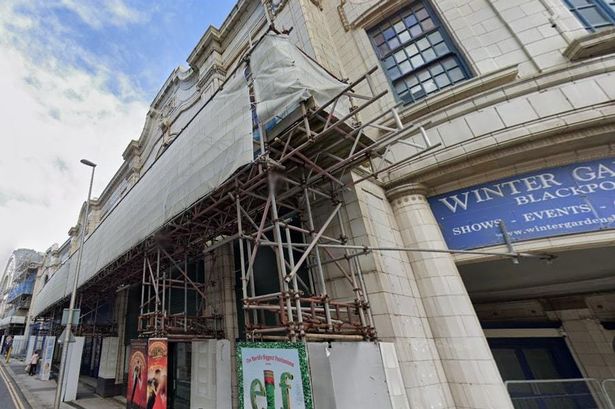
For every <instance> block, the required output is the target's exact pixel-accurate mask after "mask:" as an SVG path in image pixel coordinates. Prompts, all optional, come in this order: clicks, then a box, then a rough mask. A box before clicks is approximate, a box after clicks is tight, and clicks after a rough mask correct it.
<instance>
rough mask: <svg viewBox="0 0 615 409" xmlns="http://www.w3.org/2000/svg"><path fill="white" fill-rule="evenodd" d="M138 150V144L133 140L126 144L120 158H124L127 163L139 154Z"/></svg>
mask: <svg viewBox="0 0 615 409" xmlns="http://www.w3.org/2000/svg"><path fill="white" fill-rule="evenodd" d="M139 149H140V146H139V142H138V141H135V140H134V139H133V140H132V141H130V142H129V143H128V146H127V147H126V149H124V152H123V153H122V158H124V160H125V161H129V160H130V159H132V158H133V157H135V156H136V155H138V154H139Z"/></svg>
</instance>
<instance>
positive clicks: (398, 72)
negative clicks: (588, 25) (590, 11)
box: [368, 0, 615, 103]
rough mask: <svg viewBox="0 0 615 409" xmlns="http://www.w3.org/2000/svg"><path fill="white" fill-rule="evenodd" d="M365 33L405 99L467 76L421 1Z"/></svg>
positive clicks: (402, 98)
mask: <svg viewBox="0 0 615 409" xmlns="http://www.w3.org/2000/svg"><path fill="white" fill-rule="evenodd" d="M614 1H615V0H614ZM368 34H369V36H370V38H371V41H372V44H373V46H374V49H375V50H376V54H378V58H379V59H380V62H381V63H382V66H383V69H384V70H385V72H386V74H387V76H388V78H389V80H390V82H391V84H392V86H393V88H394V90H395V93H396V95H397V96H398V98H399V99H401V100H402V101H404V102H407V103H409V102H414V101H417V100H419V99H421V98H425V97H426V96H427V95H429V94H431V93H434V92H436V91H439V90H441V89H443V88H446V87H448V86H451V85H453V84H455V83H457V82H460V81H463V80H465V79H467V78H469V77H470V72H469V70H468V69H467V66H466V64H465V63H464V61H463V59H462V58H461V56H460V55H459V54H458V52H457V50H456V49H455V47H454V45H453V44H452V41H451V40H450V38H449V36H448V34H447V33H446V30H445V28H444V27H443V26H442V24H441V23H440V21H439V20H438V18H437V16H436V15H435V13H434V12H433V10H431V8H430V7H429V6H428V5H427V4H426V3H425V2H423V1H417V2H413V3H412V5H411V6H410V7H408V8H406V9H403V10H402V11H400V12H399V13H397V14H395V15H394V16H391V17H389V18H387V19H385V20H384V21H382V22H380V23H379V24H378V25H377V26H376V27H374V28H372V29H371V30H369V31H368Z"/></svg>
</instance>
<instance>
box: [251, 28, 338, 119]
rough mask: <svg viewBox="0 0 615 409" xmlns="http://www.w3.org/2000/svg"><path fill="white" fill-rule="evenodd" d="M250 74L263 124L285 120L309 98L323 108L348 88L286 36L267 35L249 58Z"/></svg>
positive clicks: (259, 115) (257, 110)
mask: <svg viewBox="0 0 615 409" xmlns="http://www.w3.org/2000/svg"><path fill="white" fill-rule="evenodd" d="M250 70H251V72H252V76H253V78H254V93H255V95H256V100H257V101H258V102H257V106H256V113H257V115H258V119H259V121H260V122H261V123H263V124H269V123H270V121H271V120H272V119H273V120H274V123H276V122H277V121H276V118H277V119H282V118H283V117H285V116H286V115H287V114H288V113H290V112H292V111H293V110H295V109H296V108H297V107H298V104H299V102H301V101H304V100H307V99H309V98H310V97H313V98H314V102H315V103H316V105H317V106H322V105H324V104H325V103H327V102H328V101H329V100H331V99H332V98H333V97H335V96H336V95H338V94H339V93H340V92H341V91H343V90H344V88H345V87H346V84H344V83H343V82H341V81H339V80H338V79H336V78H335V77H333V76H332V75H331V74H329V73H328V72H327V71H326V70H324V69H323V68H322V67H321V66H320V65H318V64H317V63H316V62H314V61H313V60H312V59H310V58H309V57H308V56H306V55H305V54H304V53H303V52H301V50H299V49H298V48H297V47H295V46H294V45H293V44H292V43H291V42H290V41H289V40H288V37H287V36H286V35H277V34H268V35H266V36H265V38H263V40H262V41H261V43H260V44H259V45H258V47H256V49H255V50H254V51H253V52H252V55H251V56H250ZM344 100H345V99H344ZM346 102H347V101H346ZM344 109H345V112H344ZM336 111H337V112H342V113H344V114H345V113H348V108H347V107H342V106H338V107H337V109H336Z"/></svg>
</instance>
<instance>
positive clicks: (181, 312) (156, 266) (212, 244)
mask: <svg viewBox="0 0 615 409" xmlns="http://www.w3.org/2000/svg"><path fill="white" fill-rule="evenodd" d="M257 45H258V42H257V43H256V44H254V45H253V46H252V49H254V47H256V46H257ZM249 58H250V53H248V54H247V56H246V57H245V59H246V60H249ZM376 70H377V68H376V67H374V68H372V69H371V70H369V71H368V72H366V73H365V74H363V75H361V76H360V77H359V78H358V79H356V80H355V81H353V82H351V83H349V84H347V85H345V86H343V87H341V89H340V91H339V92H338V93H337V94H336V95H335V96H333V97H332V98H330V99H329V100H327V101H326V102H324V103H322V102H321V103H320V104H318V102H317V101H316V99H315V98H313V97H310V98H305V99H301V100H300V101H299V103H298V104H297V105H296V106H295V108H294V109H293V110H291V111H287V112H285V113H284V115H283V116H281V117H276V119H275V121H273V122H271V121H269V122H265V123H263V122H259V121H258V115H253V117H254V118H256V121H255V123H254V126H255V131H256V132H255V135H256V137H255V138H254V160H253V161H252V162H251V163H249V164H247V165H244V166H242V167H240V168H239V169H237V170H236V171H235V173H234V174H233V175H232V176H231V177H230V178H228V179H226V180H225V181H224V182H222V183H221V184H220V185H219V186H218V187H217V188H215V189H214V190H213V191H211V192H210V193H208V194H207V195H205V196H204V197H202V198H201V199H199V200H197V201H196V202H195V203H194V204H193V205H192V206H190V207H189V208H188V209H187V210H186V211H184V212H181V213H180V214H179V215H177V216H175V217H173V218H172V219H171V220H170V221H169V222H167V223H166V224H165V225H164V226H163V227H162V228H160V229H159V230H158V231H157V232H156V233H155V234H153V235H152V236H150V237H148V238H147V239H145V240H144V241H143V242H142V243H140V244H139V245H137V246H135V247H133V248H131V249H130V250H129V251H127V252H126V253H125V254H123V255H122V256H121V257H119V258H118V259H116V260H115V261H113V262H112V263H110V264H109V265H107V266H106V267H105V268H104V269H103V270H102V271H100V272H99V273H98V274H96V276H95V277H94V278H92V279H91V280H89V281H88V282H87V283H86V284H85V285H84V286H83V287H82V289H81V291H82V293H85V292H86V291H87V293H88V294H90V295H91V296H92V298H96V297H98V298H100V297H104V296H106V295H108V294H110V293H112V292H115V291H116V290H117V288H122V287H125V286H127V285H134V284H136V283H140V289H141V293H140V296H141V301H140V305H139V317H138V330H139V333H140V334H141V335H142V336H147V337H156V336H166V337H169V338H176V339H179V338H184V339H190V338H198V337H201V338H222V337H224V336H225V333H224V332H225V323H224V315H223V314H221V313H220V311H219V310H218V309H217V308H216V306H219V305H220V304H221V300H220V299H219V298H220V297H217V296H216V293H220V292H221V291H222V290H221V289H220V288H217V287H216V285H215V283H216V282H220V280H221V279H222V278H221V273H220V272H219V271H218V269H219V267H217V266H216V262H215V259H216V257H217V255H218V252H219V250H222V249H223V248H230V247H232V248H233V251H232V253H233V254H234V260H233V261H234V262H233V264H234V265H235V271H236V274H237V275H238V276H239V280H238V286H239V288H238V298H240V301H239V308H240V309H241V310H242V311H241V312H239V315H240V317H238V319H239V320H241V321H242V324H243V325H240V326H241V327H242V328H243V329H244V331H245V332H244V334H243V335H244V336H245V338H246V339H248V340H254V341H258V340H290V341H305V340H309V341H331V340H347V341H360V340H368V341H369V340H376V339H377V333H376V329H375V325H374V320H373V317H372V313H371V310H370V304H369V300H368V294H367V288H366V284H365V277H364V274H363V271H362V270H361V265H360V263H359V261H358V258H359V256H362V255H365V254H368V253H370V252H372V251H404V252H413V251H430V252H446V253H474V254H489V255H499V256H504V257H510V258H512V259H513V260H515V259H516V258H518V257H520V256H531V257H542V256H540V255H532V254H521V253H516V252H515V251H514V249H512V248H509V251H508V252H507V253H492V252H482V251H451V250H447V249H441V250H438V249H411V248H377V247H369V246H364V245H356V244H352V243H351V242H350V238H349V236H348V234H347V232H346V230H345V226H346V224H347V222H348V221H347V220H344V216H343V214H344V211H343V210H344V208H345V206H346V203H345V199H344V197H345V195H346V194H347V192H352V191H353V189H354V187H355V186H356V185H357V184H358V183H361V182H363V181H366V180H370V179H371V180H374V179H378V178H380V177H382V176H383V175H386V174H389V173H391V172H393V171H395V170H397V169H399V168H401V167H403V166H406V165H407V164H408V163H410V162H411V161H413V160H415V159H416V158H419V157H421V156H422V155H425V154H426V153H428V152H430V151H432V150H433V149H435V148H437V147H438V146H440V144H434V143H432V142H431V141H430V139H429V137H428V135H427V133H426V132H425V130H424V129H423V128H422V127H417V126H415V125H412V124H404V123H403V122H402V120H401V118H400V115H399V112H398V109H399V108H400V104H397V105H393V106H391V107H389V108H388V109H378V110H375V111H378V113H376V114H374V115H373V117H372V118H371V119H369V120H367V121H361V120H360V119H361V118H365V117H367V116H368V115H369V112H371V111H374V110H371V111H370V108H373V107H375V106H376V105H377V104H379V102H382V101H381V100H382V98H383V97H385V95H387V93H388V91H387V90H384V91H378V89H377V87H376V86H375V82H374V79H373V75H374V73H375V72H376ZM246 78H247V80H248V81H249V88H250V91H251V95H250V97H251V104H252V109H253V113H255V112H256V108H257V106H258V103H259V102H258V100H257V98H256V97H255V95H254V86H253V83H252V81H253V79H252V78H251V75H250V73H249V69H248V70H247V72H246ZM383 105H386V103H381V104H379V106H380V107H381V106H383ZM342 107H343V108H344V109H342ZM344 111H346V112H345V113H344ZM395 144H403V145H404V146H410V147H412V149H413V152H414V153H412V154H409V155H405V157H404V158H403V159H401V160H395V159H394V155H393V152H394V151H395V148H394V145H395ZM333 226H334V227H335V228H333ZM333 231H334V232H335V233H331V232H333ZM265 253H267V254H270V255H273V257H274V260H275V261H274V262H272V263H269V264H268V265H266V266H265V267H263V266H262V265H261V266H260V267H258V266H257V260H258V258H259V256H262V255H263V254H265ZM197 261H198V262H202V266H203V268H202V269H194V268H193V269H192V270H191V269H190V268H189V264H190V263H194V262H197ZM331 271H335V274H336V278H335V279H336V284H335V285H336V289H337V290H339V289H338V288H337V287H338V286H339V285H340V284H339V283H340V281H342V282H344V283H345V286H346V288H345V290H346V291H345V292H344V293H343V294H341V293H340V291H331V290H330V289H329V288H328V287H329V286H330V285H331V280H332V278H331ZM338 278H340V279H341V280H338ZM226 279H229V278H228V277H226ZM258 280H261V282H262V281H263V280H264V281H266V282H267V283H268V284H269V285H268V286H267V290H263V289H259V288H258V285H257V282H258ZM272 288H273V290H271V289H272ZM178 294H179V296H180V299H181V301H182V302H183V304H184V305H183V308H181V306H180V307H179V308H176V311H173V302H175V303H177V296H178ZM189 302H190V307H189V306H188V303H189Z"/></svg>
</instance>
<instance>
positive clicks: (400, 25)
mask: <svg viewBox="0 0 615 409" xmlns="http://www.w3.org/2000/svg"><path fill="white" fill-rule="evenodd" d="M393 28H394V29H395V31H396V32H397V33H401V32H402V31H404V30H406V26H405V25H404V23H403V22H402V21H399V22H397V23H395V25H394V26H393Z"/></svg>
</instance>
